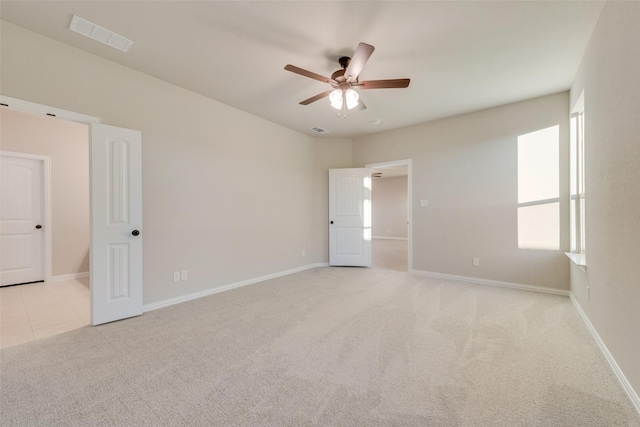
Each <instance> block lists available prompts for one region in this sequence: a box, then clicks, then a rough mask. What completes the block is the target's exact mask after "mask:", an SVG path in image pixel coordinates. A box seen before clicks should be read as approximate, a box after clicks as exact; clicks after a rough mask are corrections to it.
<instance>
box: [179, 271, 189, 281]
mask: <svg viewBox="0 0 640 427" xmlns="http://www.w3.org/2000/svg"><path fill="white" fill-rule="evenodd" d="M180 275H181V278H182V280H187V279H188V278H189V272H188V271H187V270H182V272H181V273H180Z"/></svg>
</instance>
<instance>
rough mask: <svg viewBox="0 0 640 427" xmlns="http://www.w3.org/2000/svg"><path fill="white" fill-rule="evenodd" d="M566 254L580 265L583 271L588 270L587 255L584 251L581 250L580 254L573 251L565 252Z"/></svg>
mask: <svg viewBox="0 0 640 427" xmlns="http://www.w3.org/2000/svg"><path fill="white" fill-rule="evenodd" d="M564 254H565V255H566V256H568V257H569V259H570V260H571V261H573V263H574V264H575V265H577V266H578V267H580V269H581V270H582V271H587V255H586V254H585V253H584V252H580V253H579V254H576V253H573V252H565V253H564Z"/></svg>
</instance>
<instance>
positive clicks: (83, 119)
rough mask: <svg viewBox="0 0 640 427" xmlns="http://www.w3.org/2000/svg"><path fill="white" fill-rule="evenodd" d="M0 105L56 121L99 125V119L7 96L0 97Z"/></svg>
mask: <svg viewBox="0 0 640 427" xmlns="http://www.w3.org/2000/svg"><path fill="white" fill-rule="evenodd" d="M0 104H3V105H4V106H7V107H8V108H11V109H14V110H18V111H26V112H28V113H34V114H39V115H45V116H51V117H54V118H57V119H63V120H69V121H72V122H78V123H100V118H98V117H93V116H88V115H86V114H80V113H76V112H74V111H67V110H62V109H60V108H56V107H50V106H48V105H42V104H36V103H35V102H29V101H23V100H21V99H16V98H11V97H9V96H4V95H0Z"/></svg>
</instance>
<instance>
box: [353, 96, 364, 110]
mask: <svg viewBox="0 0 640 427" xmlns="http://www.w3.org/2000/svg"><path fill="white" fill-rule="evenodd" d="M353 109H354V110H356V111H362V110H366V109H367V106H366V105H364V102H362V99H359V100H358V106H357V107H354V108H353Z"/></svg>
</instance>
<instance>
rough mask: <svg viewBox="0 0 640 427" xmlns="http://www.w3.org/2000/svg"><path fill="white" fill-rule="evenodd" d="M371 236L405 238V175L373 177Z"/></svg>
mask: <svg viewBox="0 0 640 427" xmlns="http://www.w3.org/2000/svg"><path fill="white" fill-rule="evenodd" d="M371 228H372V233H373V237H387V238H400V239H406V238H407V177H406V176H394V177H391V178H380V179H374V180H373V185H372V187H371Z"/></svg>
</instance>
